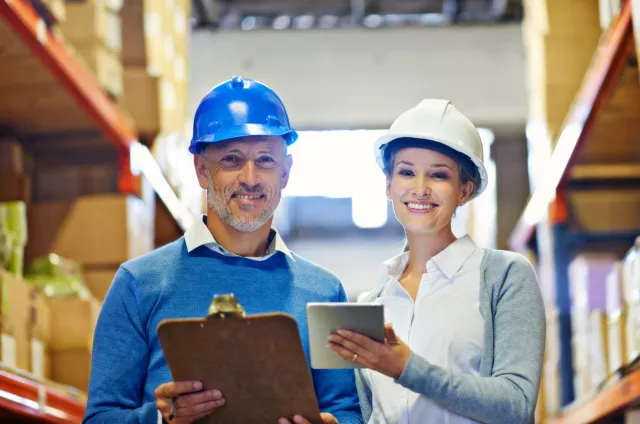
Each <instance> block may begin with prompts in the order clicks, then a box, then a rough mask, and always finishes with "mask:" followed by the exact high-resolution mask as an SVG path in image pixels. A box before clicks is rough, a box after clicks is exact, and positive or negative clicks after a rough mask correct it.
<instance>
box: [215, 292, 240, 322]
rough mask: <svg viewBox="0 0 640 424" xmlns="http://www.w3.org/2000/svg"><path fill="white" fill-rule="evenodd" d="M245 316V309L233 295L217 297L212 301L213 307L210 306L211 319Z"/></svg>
mask: <svg viewBox="0 0 640 424" xmlns="http://www.w3.org/2000/svg"><path fill="white" fill-rule="evenodd" d="M244 316H245V311H244V308H243V307H242V305H241V304H240V302H238V299H236V296H235V295H233V294H220V295H216V296H214V297H213V299H212V300H211V305H210V306H209V318H226V317H236V318H241V317H244Z"/></svg>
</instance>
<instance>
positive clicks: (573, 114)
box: [509, 1, 640, 422]
mask: <svg viewBox="0 0 640 424" xmlns="http://www.w3.org/2000/svg"><path fill="white" fill-rule="evenodd" d="M632 47H633V28H632V13H631V1H625V2H624V3H623V5H622V8H621V11H620V13H619V15H618V17H617V18H616V19H615V20H614V21H613V22H612V24H611V26H610V27H609V28H608V29H607V30H606V31H605V32H604V34H603V36H602V38H601V41H600V44H599V46H598V48H597V50H596V52H595V53H594V56H593V59H592V62H591V64H590V67H589V69H588V71H587V73H586V74H585V76H584V79H583V82H582V85H581V87H580V90H579V92H578V94H577V96H576V98H575V100H574V102H573V104H572V106H571V108H570V110H569V113H568V115H567V118H566V119H565V122H564V124H563V128H562V131H561V132H560V136H559V138H558V140H557V143H556V146H555V148H554V151H553V153H552V156H551V160H550V165H549V167H548V169H549V170H550V172H548V175H546V176H547V177H549V178H546V179H545V180H544V181H541V182H540V184H539V185H538V186H537V187H536V188H535V190H534V192H533V193H532V195H531V197H530V199H529V201H528V203H527V205H526V208H525V210H524V212H523V213H522V215H521V216H520V218H519V220H518V222H517V224H516V227H515V229H514V230H513V232H512V234H511V237H510V243H509V244H510V249H511V250H514V251H517V252H524V251H526V249H527V244H528V243H529V240H530V239H531V238H532V237H533V236H534V233H535V232H536V231H537V230H538V229H539V230H540V231H542V227H540V226H541V225H547V223H548V225H549V226H550V229H551V236H552V238H553V243H552V253H549V254H551V255H552V256H553V260H552V264H553V267H554V274H555V298H556V300H555V302H556V306H557V309H558V314H559V321H558V325H559V336H560V395H561V399H560V400H561V405H562V406H563V407H566V406H567V405H569V404H571V403H572V402H573V401H574V397H575V396H574V387H573V352H572V341H571V338H572V330H571V298H570V291H569V275H568V270H569V264H570V261H571V260H572V253H571V252H572V250H574V248H575V247H578V246H584V245H585V244H590V243H620V242H621V241H627V240H629V245H631V244H632V241H633V234H589V233H576V232H574V231H572V230H571V226H570V224H571V219H570V213H569V206H568V203H567V182H568V180H569V178H570V176H571V170H572V167H573V166H574V164H575V162H576V159H577V157H578V153H579V152H580V149H581V147H582V146H583V144H584V142H585V140H586V139H587V137H588V135H589V134H590V131H591V129H592V128H593V127H594V124H595V123H596V122H597V120H598V117H599V116H600V114H601V113H602V111H603V109H604V106H605V104H606V103H607V102H608V101H609V99H610V98H611V96H612V93H613V91H614V88H615V85H616V82H617V81H618V79H619V77H620V76H621V74H622V71H623V69H624V67H625V62H626V60H627V58H628V57H629V54H630V52H631V49H632ZM545 228H546V227H545ZM540 254H541V255H543V254H544V253H542V252H541V253H540ZM639 375H640V374H638V373H635V374H633V376H631V377H629V378H630V379H626V380H624V381H625V382H626V383H620V385H619V386H616V388H614V389H611V390H609V391H607V392H606V393H603V394H602V396H601V397H598V398H597V399H605V400H604V401H601V400H599V401H597V402H592V403H588V404H586V405H585V406H583V408H582V409H580V410H579V411H578V412H576V413H575V414H573V415H570V417H571V418H562V419H560V420H558V421H554V422H591V421H592V420H595V419H596V418H600V417H604V416H606V415H607V414H608V413H610V412H613V410H610V408H612V407H613V406H614V405H618V403H620V402H622V403H624V402H627V401H629V402H630V401H631V399H632V398H633V399H634V400H635V399H636V398H638V397H640V385H638V382H640V377H639ZM629 382H632V383H633V384H631V383H629ZM628 388H633V393H631V394H630V393H628V392H627V391H626V390H627V389H628ZM616 393H617V394H619V395H620V396H618V395H616ZM623 394H624V396H623ZM616 402H618V403H616ZM585 411H586V412H585ZM587 418H588V419H587Z"/></svg>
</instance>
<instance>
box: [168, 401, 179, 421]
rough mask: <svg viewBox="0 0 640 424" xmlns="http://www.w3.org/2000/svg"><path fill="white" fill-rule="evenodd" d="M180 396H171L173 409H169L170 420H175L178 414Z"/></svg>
mask: <svg viewBox="0 0 640 424" xmlns="http://www.w3.org/2000/svg"><path fill="white" fill-rule="evenodd" d="M177 399H178V398H177V397H172V398H171V410H170V411H169V420H168V421H169V422H171V420H173V419H174V418H175V416H176V400H177Z"/></svg>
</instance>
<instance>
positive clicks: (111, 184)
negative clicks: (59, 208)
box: [33, 164, 118, 202]
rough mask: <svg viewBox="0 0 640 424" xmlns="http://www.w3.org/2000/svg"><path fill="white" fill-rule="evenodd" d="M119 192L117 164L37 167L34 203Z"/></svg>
mask: <svg viewBox="0 0 640 424" xmlns="http://www.w3.org/2000/svg"><path fill="white" fill-rule="evenodd" d="M117 192H118V165H117V164H104V165H86V166H84V165H68V166H37V167H36V168H35V172H34V175H33V201H34V202H49V201H59V200H73V199H76V198H78V197H81V196H86V195H91V194H104V193H117Z"/></svg>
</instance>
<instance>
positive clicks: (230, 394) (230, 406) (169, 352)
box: [158, 295, 322, 424]
mask: <svg viewBox="0 0 640 424" xmlns="http://www.w3.org/2000/svg"><path fill="white" fill-rule="evenodd" d="M158 338H159V339H160V344H161V346H162V350H163V351H164V355H165V359H166V361H167V364H168V366H169V369H170V370H171V374H172V377H173V379H174V381H201V382H202V383H203V389H204V390H210V389H218V390H220V391H221V392H222V394H223V396H224V398H225V401H226V402H225V405H224V406H222V407H221V408H218V409H217V410H216V411H215V412H213V413H212V414H211V415H209V416H207V417H204V418H202V419H201V420H199V421H198V423H200V424H222V423H224V424H254V423H255V424H269V423H273V424H277V422H278V419H279V418H281V417H285V418H288V419H289V420H290V421H291V422H293V416H294V415H296V414H299V415H302V416H304V417H305V418H307V419H308V420H309V421H310V422H311V423H313V424H322V420H321V418H320V410H319V407H318V401H317V398H316V394H315V390H314V387H313V380H312V378H311V372H310V370H309V365H308V364H307V361H306V358H305V355H304V350H303V348H302V341H301V340H300V333H299V332H298V326H297V324H296V321H295V319H294V318H293V317H292V316H290V315H287V314H284V313H269V314H257V315H249V316H246V315H245V313H244V309H243V308H242V306H241V305H240V304H239V303H238V301H237V300H236V298H235V296H233V295H220V296H216V297H214V298H213V301H212V302H211V307H210V308H209V315H208V316H207V317H205V318H200V319H198V318H188V319H167V320H163V321H162V322H161V323H160V324H159V325H158Z"/></svg>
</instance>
